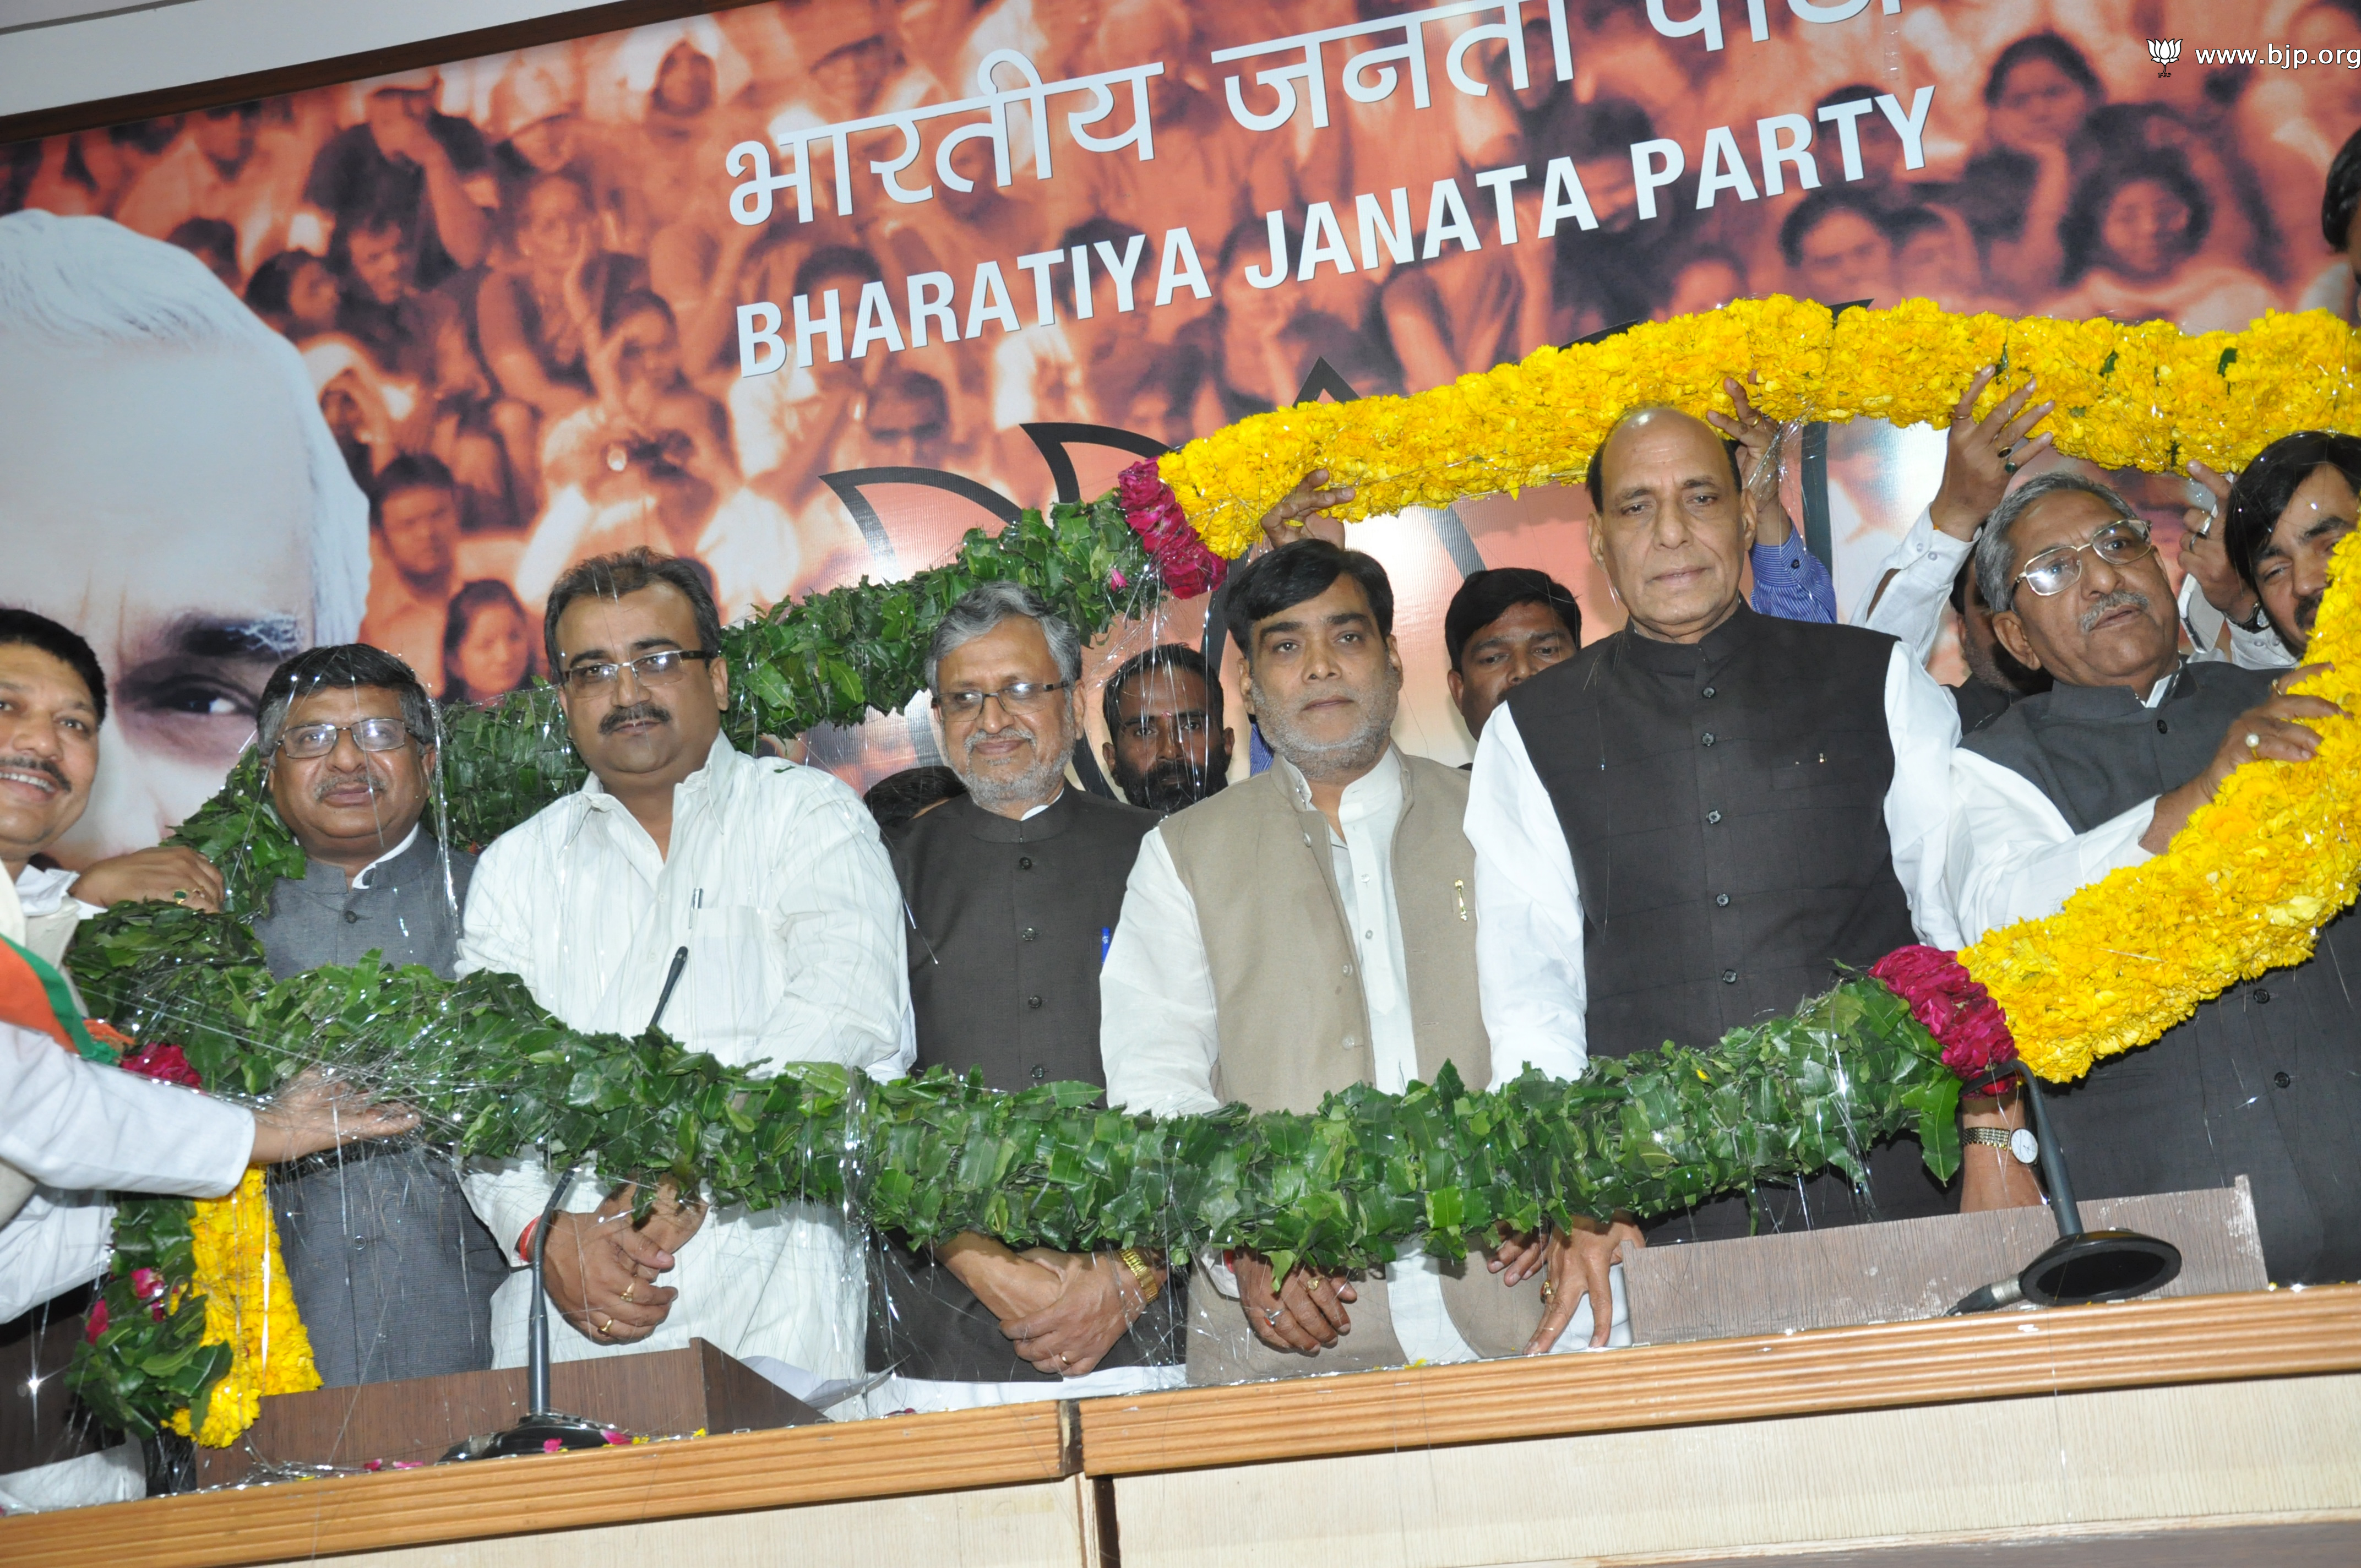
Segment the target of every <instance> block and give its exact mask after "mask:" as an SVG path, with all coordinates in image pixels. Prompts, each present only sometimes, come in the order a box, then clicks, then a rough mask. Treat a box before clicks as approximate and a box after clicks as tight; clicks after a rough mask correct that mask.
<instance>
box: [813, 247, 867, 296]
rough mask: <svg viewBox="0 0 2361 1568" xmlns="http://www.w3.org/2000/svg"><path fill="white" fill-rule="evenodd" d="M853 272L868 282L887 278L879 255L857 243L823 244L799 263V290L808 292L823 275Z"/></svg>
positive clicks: (830, 276)
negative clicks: (877, 256)
mask: <svg viewBox="0 0 2361 1568" xmlns="http://www.w3.org/2000/svg"><path fill="white" fill-rule="evenodd" d="M848 272H849V273H853V274H856V275H858V276H859V277H860V279H861V280H862V282H864V283H878V282H883V281H884V278H885V272H884V269H883V268H881V267H879V266H878V265H877V258H875V257H873V256H872V255H870V254H869V253H868V252H867V251H865V250H863V249H862V248H861V247H859V246H857V245H823V246H821V247H819V248H818V250H815V251H813V252H812V253H811V254H810V255H809V256H807V257H805V258H803V260H802V261H800V262H798V263H797V264H796V281H795V291H796V293H798V294H808V293H810V292H811V291H812V285H813V284H815V283H817V282H818V281H819V280H821V279H823V278H839V277H842V276H843V275H845V274H846V273H848Z"/></svg>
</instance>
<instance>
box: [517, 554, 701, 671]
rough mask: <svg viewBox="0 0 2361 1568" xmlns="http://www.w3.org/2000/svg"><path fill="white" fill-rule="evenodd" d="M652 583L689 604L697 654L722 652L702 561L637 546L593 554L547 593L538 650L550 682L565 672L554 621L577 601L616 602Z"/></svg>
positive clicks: (564, 662)
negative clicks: (667, 587) (665, 587)
mask: <svg viewBox="0 0 2361 1568" xmlns="http://www.w3.org/2000/svg"><path fill="white" fill-rule="evenodd" d="M657 583H669V584H671V585H672V586H673V587H675V588H677V589H679V590H680V592H681V594H682V596H683V597H684V598H686V599H687V600H688V608H689V609H690V610H691V611H693V612H694V613H695V615H696V617H697V648H698V649H699V650H700V651H703V652H715V653H718V652H720V651H721V612H720V610H719V609H716V608H714V603H713V582H712V576H711V574H710V573H708V571H707V570H706V567H705V565H704V564H703V563H701V562H697V561H691V560H689V559H687V558H686V557H685V556H680V555H659V554H656V553H655V552H654V551H653V550H651V549H649V548H648V547H647V546H646V545H644V544H642V545H638V546H635V547H634V548H632V549H630V550H624V551H619V552H618V553H616V554H612V555H593V556H592V557H590V559H588V561H585V562H583V563H581V564H580V565H577V566H575V567H574V568H573V569H572V570H570V571H568V572H567V573H566V575H565V576H562V577H560V578H558V579H557V582H556V583H555V586H553V587H551V588H550V590H549V608H548V609H546V610H544V612H543V613H542V618H541V643H542V651H543V652H544V653H546V654H547V655H548V656H549V678H550V679H551V680H553V681H555V680H556V679H558V678H559V677H560V676H561V675H562V674H564V673H565V669H566V661H565V656H564V655H563V654H561V653H560V652H558V647H557V623H558V621H559V620H561V619H563V618H564V616H565V614H566V609H567V608H568V607H569V606H571V605H572V604H573V603H574V601H575V600H576V599H581V598H622V597H623V596H624V595H625V594H635V593H638V592H639V591H640V590H641V589H642V588H645V587H653V586H654V585H655V584H657Z"/></svg>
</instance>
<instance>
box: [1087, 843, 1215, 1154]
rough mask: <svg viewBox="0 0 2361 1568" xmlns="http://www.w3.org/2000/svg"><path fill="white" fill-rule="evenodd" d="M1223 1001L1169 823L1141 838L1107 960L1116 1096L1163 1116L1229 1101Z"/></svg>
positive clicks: (1105, 1015)
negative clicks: (1224, 1082) (1222, 1072)
mask: <svg viewBox="0 0 2361 1568" xmlns="http://www.w3.org/2000/svg"><path fill="white" fill-rule="evenodd" d="M1221 1055H1222V1036H1221V1029H1220V1010H1219V1008H1218V1006H1217V1005H1216V1003H1215V1001H1214V997H1213V970H1212V969H1211V968H1210V967H1209V966H1208V965H1207V963H1206V961H1205V938H1204V935H1203V933H1202V931H1200V930H1199V929H1198V926H1197V901H1196V900H1195V899H1193V898H1191V897H1190V896H1189V890H1188V889H1187V888H1186V887H1184V886H1182V885H1181V883H1180V872H1179V871H1177V870H1176V869H1174V867H1173V864H1172V851H1171V850H1170V849H1169V848H1168V847H1167V846H1166V845H1165V842H1164V830H1163V829H1162V828H1155V829H1152V830H1150V831H1149V833H1148V836H1147V837H1146V838H1144V839H1141V840H1140V841H1139V858H1138V859H1137V860H1136V861H1133V862H1132V866H1131V878H1130V880H1129V882H1128V883H1126V884H1125V887H1124V891H1123V915H1122V917H1121V918H1120V919H1118V920H1117V921H1116V922H1115V938H1114V940H1113V941H1111V942H1110V943H1109V944H1108V945H1107V955H1106V962H1105V963H1104V964H1103V965H1101V966H1100V968H1099V1059H1100V1064H1101V1066H1102V1067H1103V1068H1104V1070H1105V1073H1106V1086H1107V1103H1108V1104H1109V1105H1112V1106H1114V1107H1115V1109H1117V1110H1119V1111H1133V1112H1139V1111H1146V1112H1151V1113H1154V1114H1156V1115H1159V1116H1193V1115H1202V1113H1205V1112H1208V1111H1215V1110H1219V1109H1220V1108H1221V1100H1220V1098H1219V1097H1218V1096H1217V1095H1215V1094H1214V1092H1213V1069H1214V1067H1215V1065H1216V1064H1217V1063H1218V1062H1219V1061H1220V1059H1221Z"/></svg>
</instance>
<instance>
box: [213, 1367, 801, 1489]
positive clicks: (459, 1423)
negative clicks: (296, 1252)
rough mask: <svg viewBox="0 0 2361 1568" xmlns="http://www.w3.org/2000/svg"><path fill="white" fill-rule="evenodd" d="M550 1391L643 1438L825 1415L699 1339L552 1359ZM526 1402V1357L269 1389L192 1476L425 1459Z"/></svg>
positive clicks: (569, 1405) (223, 1480) (233, 1476)
mask: <svg viewBox="0 0 2361 1568" xmlns="http://www.w3.org/2000/svg"><path fill="white" fill-rule="evenodd" d="M549 1398H550V1403H551V1404H552V1405H554V1406H555V1408H556V1409H560V1410H563V1411H565V1412H566V1414H568V1415H575V1416H582V1417H585V1418H587V1419H588V1420H596V1421H599V1422H602V1423H604V1424H606V1425H608V1426H611V1427H614V1428H616V1429H618V1430H619V1431H623V1432H626V1433H629V1434H633V1435H640V1436H654V1437H671V1436H679V1437H685V1436H686V1435H688V1434H689V1433H691V1432H705V1433H708V1434H710V1433H719V1432H732V1431H766V1430H768V1429H770V1428H774V1427H796V1426H808V1425H811V1424H813V1423H815V1422H818V1421H820V1420H824V1419H825V1418H824V1417H822V1416H821V1415H820V1413H819V1412H818V1410H815V1409H812V1408H811V1407H810V1406H809V1405H807V1404H805V1403H804V1402H803V1401H802V1400H800V1399H798V1398H795V1397H794V1396H793V1395H791V1394H789V1393H788V1392H787V1391H786V1390H785V1389H784V1388H781V1387H778V1386H777V1385H776V1384H774V1383H772V1382H770V1381H769V1380H768V1379H766V1378H764V1377H763V1376H760V1375H759V1374H757V1373H755V1372H754V1371H752V1370H751V1369H750V1368H749V1367H747V1365H745V1364H744V1363H743V1362H741V1361H739V1360H737V1359H736V1358H735V1357H732V1356H729V1355H725V1354H722V1353H721V1352H720V1351H719V1350H717V1349H715V1348H714V1347H713V1346H712V1345H710V1344H708V1343H706V1342H705V1341H703V1340H701V1339H699V1340H691V1341H689V1343H688V1347H687V1348H686V1350H659V1351H651V1352H649V1353H647V1354H643V1355H609V1356H601V1357H599V1358H598V1359H597V1360H593V1361H561V1362H558V1363H556V1364H555V1365H552V1366H551V1367H550V1369H549ZM525 1405H526V1400H525V1373H524V1368H523V1367H522V1366H512V1367H507V1368H504V1369H501V1370H500V1371H496V1372H456V1373H452V1374H450V1375H449V1376H443V1377H416V1378H412V1379H410V1380H409V1381H407V1382H401V1383H368V1384H363V1385H362V1386H360V1387H354V1388H315V1389H313V1391H312V1392H311V1393H308V1394H280V1395H276V1396H274V1397H272V1398H268V1399H265V1400H263V1401H262V1413H261V1415H260V1416H259V1417H258V1418H257V1420H255V1423H254V1425H253V1426H252V1427H250V1428H248V1429H247V1433H246V1436H245V1438H244V1439H243V1440H242V1441H241V1442H239V1443H238V1444H237V1446H236V1447H234V1448H200V1449H198V1450H197V1484H198V1485H199V1486H225V1485H228V1484H230V1483H233V1482H237V1481H243V1480H246V1479H247V1478H249V1477H250V1476H252V1475H254V1474H255V1472H256V1471H258V1470H263V1471H276V1472H279V1473H281V1474H284V1473H287V1472H290V1471H293V1472H302V1471H320V1470H358V1469H362V1468H364V1467H366V1466H368V1465H371V1464H379V1465H382V1466H391V1465H395V1464H401V1465H405V1466H406V1465H411V1464H433V1463H434V1462H435V1461H436V1460H439V1459H441V1458H442V1457H443V1456H444V1454H445V1453H448V1452H449V1451H450V1449H451V1448H452V1446H453V1445H454V1444H455V1443H458V1442H463V1441H464V1440H466V1439H467V1438H470V1437H476V1436H480V1435H482V1434H484V1433H488V1432H496V1431H501V1430H503V1429H505V1428H507V1427H511V1426H513V1425H515V1424H516V1422H517V1421H518V1420H520V1419H521V1418H522V1417H523V1416H524V1414H525Z"/></svg>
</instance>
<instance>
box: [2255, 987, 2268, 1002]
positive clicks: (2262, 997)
mask: <svg viewBox="0 0 2361 1568" xmlns="http://www.w3.org/2000/svg"><path fill="white" fill-rule="evenodd" d="M2270 999H2271V993H2270V992H2268V991H2266V990H2264V989H2263V988H2262V987H2261V986H2259V985H2258V986H2257V987H2255V1000H2256V1001H2257V1002H2268V1001H2269V1000H2270Z"/></svg>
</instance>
